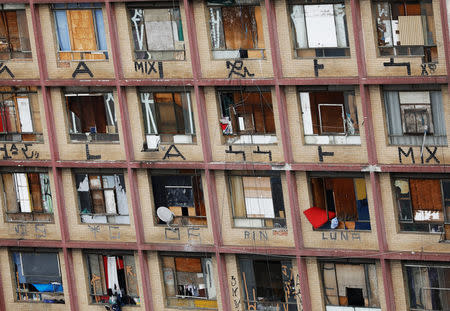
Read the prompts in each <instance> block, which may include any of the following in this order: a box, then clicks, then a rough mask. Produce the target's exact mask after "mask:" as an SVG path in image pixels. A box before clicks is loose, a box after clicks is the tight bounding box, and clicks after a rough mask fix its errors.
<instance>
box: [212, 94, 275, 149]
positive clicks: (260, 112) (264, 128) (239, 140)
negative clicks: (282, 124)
mask: <svg viewBox="0 0 450 311" xmlns="http://www.w3.org/2000/svg"><path fill="white" fill-rule="evenodd" d="M219 98H220V108H221V119H220V125H221V128H222V132H223V134H224V135H227V136H232V137H230V138H229V139H228V143H235V144H273V143H276V142H277V137H276V136H275V120H274V116H273V107H272V94H271V92H270V91H261V90H259V91H247V90H241V91H220V92H219Z"/></svg>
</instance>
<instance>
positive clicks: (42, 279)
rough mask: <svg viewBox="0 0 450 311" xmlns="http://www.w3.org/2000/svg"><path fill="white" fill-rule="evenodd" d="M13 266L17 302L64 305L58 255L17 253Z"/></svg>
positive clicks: (14, 256)
mask: <svg viewBox="0 0 450 311" xmlns="http://www.w3.org/2000/svg"><path fill="white" fill-rule="evenodd" d="M12 264H13V265H14V270H13V271H14V275H13V278H14V280H15V284H16V299H17V301H24V302H25V301H28V302H44V303H64V290H63V286H62V277H61V268H60V263H59V256H58V253H56V252H34V253H32V252H25V251H23V252H21V251H15V252H13V253H12Z"/></svg>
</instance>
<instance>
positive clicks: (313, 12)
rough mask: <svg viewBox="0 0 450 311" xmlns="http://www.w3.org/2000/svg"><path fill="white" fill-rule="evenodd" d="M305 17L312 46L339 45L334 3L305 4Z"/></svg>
mask: <svg viewBox="0 0 450 311" xmlns="http://www.w3.org/2000/svg"><path fill="white" fill-rule="evenodd" d="M305 19H306V29H307V33H308V45H309V47H310V48H323V47H337V38H336V25H335V22H334V8H333V5H332V4H323V5H305Z"/></svg>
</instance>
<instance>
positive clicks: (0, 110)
mask: <svg viewBox="0 0 450 311" xmlns="http://www.w3.org/2000/svg"><path fill="white" fill-rule="evenodd" d="M19 99H26V103H25V101H21V105H24V104H26V109H27V111H26V112H27V114H28V115H27V116H26V117H28V118H29V119H30V124H28V125H27V126H31V128H32V131H22V127H23V126H22V122H21V117H20V115H21V107H19V101H18V100H19ZM36 100H37V89H35V88H34V87H24V88H19V87H10V88H9V87H3V88H1V90H0V141H4V142H36V143H39V142H42V141H43V134H42V123H40V122H38V121H37V120H36V119H37V118H36V114H37V115H38V119H40V111H39V106H38V103H37V102H36ZM6 102H12V105H11V103H6ZM11 107H12V108H13V109H14V120H11V117H6V115H8V114H10V113H11V112H10V108H11ZM22 109H23V106H22ZM11 122H14V124H15V126H14V127H15V128H16V131H8V123H11ZM5 127H6V130H5ZM39 128H40V129H41V131H40V132H39V131H38V129H39ZM2 130H5V131H2Z"/></svg>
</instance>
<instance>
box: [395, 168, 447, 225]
mask: <svg viewBox="0 0 450 311" xmlns="http://www.w3.org/2000/svg"><path fill="white" fill-rule="evenodd" d="M393 182H394V190H395V195H396V199H397V207H398V213H399V217H398V219H399V223H400V230H401V231H422V232H432V233H433V232H434V233H437V232H439V233H440V232H443V231H444V228H443V226H444V222H445V223H448V224H450V181H449V180H446V179H422V178H421V179H419V178H401V177H398V178H394V179H393ZM446 227H448V226H446ZM447 230H449V233H450V228H448V229H447Z"/></svg>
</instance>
